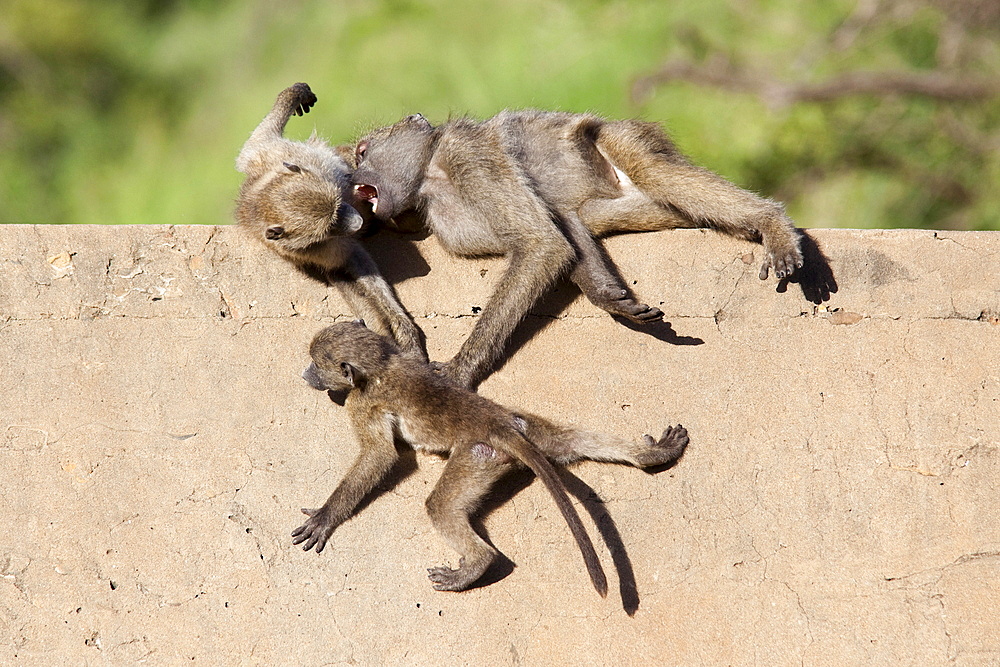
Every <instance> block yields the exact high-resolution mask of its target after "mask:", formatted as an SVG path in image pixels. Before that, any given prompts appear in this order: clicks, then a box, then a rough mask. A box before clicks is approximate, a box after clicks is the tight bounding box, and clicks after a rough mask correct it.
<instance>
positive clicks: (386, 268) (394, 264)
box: [362, 229, 431, 285]
mask: <svg viewBox="0 0 1000 667" xmlns="http://www.w3.org/2000/svg"><path fill="white" fill-rule="evenodd" d="M427 236H428V234H427V233H420V234H415V233H402V232H397V231H394V230H391V229H385V230H380V231H379V232H378V233H377V234H375V235H374V236H371V237H368V238H365V239H363V241H362V245H363V246H364V247H365V249H366V250H367V251H368V254H369V255H371V256H372V259H373V260H375V265H376V266H378V268H379V271H381V273H382V276H383V277H384V278H385V279H386V280H387V281H388V282H389V284H390V285H396V284H398V283H401V282H403V281H404V280H409V279H410V278H420V277H422V276H426V275H427V274H428V273H430V272H431V267H430V265H429V264H428V263H427V260H425V259H424V256H423V255H421V254H420V250H419V249H418V248H417V245H416V243H414V241H419V240H421V239H425V238H427Z"/></svg>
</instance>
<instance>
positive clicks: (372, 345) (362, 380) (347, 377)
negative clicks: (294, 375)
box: [302, 320, 399, 391]
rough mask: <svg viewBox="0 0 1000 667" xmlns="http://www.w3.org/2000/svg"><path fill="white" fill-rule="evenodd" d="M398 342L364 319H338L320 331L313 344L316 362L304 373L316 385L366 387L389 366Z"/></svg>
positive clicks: (311, 353)
mask: <svg viewBox="0 0 1000 667" xmlns="http://www.w3.org/2000/svg"><path fill="white" fill-rule="evenodd" d="M398 352H399V349H398V348H397V347H396V345H395V344H394V343H393V342H392V341H390V340H389V339H388V338H386V337H385V336H381V335H379V334H377V333H375V332H374V331H372V330H371V329H369V328H368V327H366V326H365V322H364V320H354V321H353V322H338V323H337V324H332V325H330V326H328V327H327V328H325V329H323V330H322V331H320V332H319V333H318V334H316V336H315V337H314V338H313V340H312V343H311V344H310V345H309V356H311V357H312V363H311V364H309V367H308V368H306V369H305V370H304V371H303V372H302V377H303V379H305V381H306V382H308V383H309V386H311V387H312V388H313V389H319V390H322V391H327V390H331V391H343V390H348V391H349V390H351V389H363V388H364V386H365V384H366V383H367V382H368V380H369V379H371V378H372V377H374V376H375V375H378V374H380V373H381V372H382V370H383V369H384V368H385V365H386V362H387V361H388V359H389V357H390V356H392V355H393V354H396V353H398Z"/></svg>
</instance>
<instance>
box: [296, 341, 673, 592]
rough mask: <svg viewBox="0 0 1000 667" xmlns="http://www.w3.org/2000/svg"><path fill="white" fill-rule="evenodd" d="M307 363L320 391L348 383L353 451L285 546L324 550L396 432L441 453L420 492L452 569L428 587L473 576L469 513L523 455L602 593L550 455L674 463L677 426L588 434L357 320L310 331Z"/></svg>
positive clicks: (478, 550)
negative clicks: (464, 384)
mask: <svg viewBox="0 0 1000 667" xmlns="http://www.w3.org/2000/svg"><path fill="white" fill-rule="evenodd" d="M310 354H311V356H312V360H313V363H312V364H310V366H309V367H308V368H307V369H306V370H305V372H304V373H303V377H304V378H305V379H306V381H308V382H309V384H310V385H311V386H312V387H314V388H316V389H321V390H331V389H332V390H347V391H348V394H347V398H346V400H345V403H344V406H345V408H346V409H347V410H348V413H349V415H350V419H351V423H352V425H353V427H354V430H355V433H356V435H357V436H358V439H359V440H360V451H359V453H358V456H357V459H355V461H354V464H353V465H352V466H351V468H350V470H348V472H347V474H346V475H345V476H344V479H343V481H341V482H340V484H339V485H338V486H337V488H336V489H335V490H334V492H333V493H332V494H331V495H330V498H329V499H328V500H327V501H326V503H325V504H324V505H323V507H321V508H319V509H303V510H302V511H303V512H304V513H306V514H307V515H309V519H308V520H307V521H306V522H305V523H304V524H303V525H302V526H299V527H298V528H296V529H295V531H293V532H292V535H293V537H294V539H293V542H294V543H295V544H302V545H303V548H304V549H306V550H309V549H311V548H313V547H315V548H316V551H317V552H320V551H322V550H323V547H324V546H325V545H326V542H327V540H328V539H329V537H330V535H331V534H332V533H333V531H334V530H335V529H336V528H337V526H339V525H340V524H341V523H343V522H344V521H346V520H347V519H348V518H349V517H350V516H351V515H352V514H353V512H354V510H355V509H356V508H357V506H358V503H360V502H361V500H362V499H363V498H364V497H365V496H366V495H367V494H368V493H369V492H371V491H372V489H374V488H375V486H376V485H377V484H378V483H379V481H380V480H382V479H383V478H384V477H385V475H386V474H387V473H388V472H389V471H390V469H391V468H392V467H393V465H394V463H395V462H396V460H397V457H398V454H397V451H396V448H395V445H394V439H395V438H397V437H399V438H402V439H403V440H405V441H407V442H408V443H409V444H410V445H412V446H413V447H414V448H415V449H418V450H424V451H428V452H432V453H436V454H448V455H449V457H448V463H447V465H446V466H445V469H444V472H443V473H442V475H441V479H440V480H439V481H438V483H437V485H436V486H435V487H434V491H433V492H432V493H431V495H430V497H428V499H427V511H428V513H429V515H430V518H431V522H432V523H433V524H434V527H435V528H436V529H437V530H438V532H440V533H441V535H442V537H444V539H445V540H446V541H447V542H448V544H449V545H450V546H451V547H452V548H453V549H455V551H457V552H458V553H459V554H460V556H461V558H460V560H459V567H458V569H455V570H452V569H450V568H448V567H443V566H442V567H434V568H431V569H430V570H428V572H429V574H430V579H431V581H432V582H433V585H434V588H435V589H437V590H448V591H458V590H464V589H466V588H469V587H470V586H472V585H473V584H474V583H475V582H476V581H477V580H478V579H479V578H480V577H482V576H483V574H484V573H485V572H486V570H487V569H488V568H489V566H490V565H491V564H492V563H493V562H494V560H495V559H496V558H497V555H498V554H497V551H496V549H495V548H494V547H492V546H491V545H490V544H488V543H487V542H486V541H485V540H483V539H482V538H481V537H480V536H479V535H478V534H476V532H475V530H474V529H473V528H472V525H471V523H470V517H471V515H472V514H473V513H474V512H475V511H476V510H477V508H478V507H479V505H480V503H481V502H482V500H483V498H484V497H485V496H486V495H487V494H488V493H489V491H490V489H491V487H492V486H493V484H494V483H495V482H496V481H497V480H499V479H500V478H501V477H502V476H503V475H504V474H506V473H508V472H510V471H512V470H513V469H515V468H516V467H517V466H518V465H521V464H523V465H526V466H527V467H528V468H530V469H531V470H532V471H533V472H534V473H535V474H536V475H538V476H539V477H540V478H541V479H542V481H543V483H544V484H545V485H546V487H547V488H548V490H549V491H550V492H551V494H552V496H553V498H554V499H555V501H556V505H557V506H558V507H559V509H560V511H561V512H562V514H563V516H564V517H565V519H566V521H567V523H568V524H569V526H570V529H571V531H572V532H573V535H574V537H575V538H576V541H577V544H578V545H579V547H580V550H581V552H582V553H583V557H584V562H585V563H586V565H587V570H588V573H589V574H590V577H591V581H592V583H593V584H594V587H595V588H596V589H597V591H598V592H599V593H600V594H601V595H602V596H603V595H605V594H606V593H607V580H606V578H605V575H604V571H603V569H602V568H601V565H600V562H599V560H598V559H597V554H596V553H595V551H594V547H593V545H592V544H591V541H590V538H589V537H588V536H587V533H586V531H585V530H584V528H583V524H582V523H581V522H580V517H579V516H578V515H577V513H576V510H575V509H574V508H573V505H572V503H570V501H569V499H568V497H567V495H566V489H565V487H564V486H563V484H562V481H561V480H560V478H559V476H558V475H557V474H556V473H555V470H554V469H553V466H552V463H551V462H550V461H554V462H556V463H558V464H560V465H565V464H568V463H572V462H574V461H579V460H581V459H591V460H597V461H616V462H622V463H629V464H632V465H635V466H639V467H649V466H659V465H665V464H669V463H672V462H674V461H675V460H676V459H677V458H678V457H679V456H680V455H681V454H682V453H683V451H684V448H685V447H686V446H687V443H688V435H687V431H686V430H685V429H684V427H682V426H681V425H680V424H678V425H677V426H675V427H671V428H668V429H667V430H666V431H664V433H663V435H662V436H661V437H660V439H659V440H654V439H653V438H652V437H650V436H648V435H647V436H644V438H643V440H642V441H641V442H638V443H636V442H631V441H627V440H624V439H621V438H615V437H612V436H607V435H602V434H598V433H589V432H586V431H579V430H575V429H571V428H565V427H562V426H559V425H557V424H554V423H552V422H550V421H548V420H546V419H543V418H541V417H538V416H535V415H531V414H525V413H518V414H515V413H514V412H511V411H510V410H508V409H507V408H504V407H503V406H501V405H498V404H496V403H493V402H492V401H489V400H487V399H485V398H483V397H482V396H479V395H478V394H475V393H473V392H471V391H469V390H467V389H463V388H460V387H457V386H455V385H454V384H452V383H451V382H449V381H448V380H446V379H445V378H443V377H441V376H440V375H439V374H437V373H435V372H433V371H432V370H431V368H430V366H428V365H427V364H424V363H420V362H418V361H416V360H415V359H413V358H411V357H408V356H404V355H401V354H400V353H399V348H398V347H397V346H396V345H395V344H393V343H392V341H390V340H389V339H388V338H386V337H384V336H380V335H378V334H376V333H375V332H373V331H371V330H369V329H367V328H365V326H364V323H363V322H353V323H341V324H334V325H332V326H330V327H327V328H326V329H324V330H322V331H321V332H319V333H318V334H317V335H316V337H315V338H314V339H313V341H312V345H311V346H310Z"/></svg>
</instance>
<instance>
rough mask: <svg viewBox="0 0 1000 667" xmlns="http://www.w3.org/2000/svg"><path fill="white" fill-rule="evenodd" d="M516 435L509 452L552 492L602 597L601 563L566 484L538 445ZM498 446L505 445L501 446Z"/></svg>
mask: <svg viewBox="0 0 1000 667" xmlns="http://www.w3.org/2000/svg"><path fill="white" fill-rule="evenodd" d="M517 435H518V437H517V438H516V439H513V442H516V443H517V444H513V443H512V444H513V447H511V449H512V450H513V451H511V452H510V454H512V455H513V456H514V457H515V458H517V459H518V460H519V461H521V463H523V464H524V465H526V466H528V468H530V469H531V472H533V473H535V474H536V475H537V476H538V478H539V479H541V480H542V483H543V484H545V487H546V488H547V489H548V490H549V493H551V494H552V498H553V500H555V502H556V507H558V508H559V511H560V512H562V515H563V518H564V519H566V523H567V524H568V525H569V529H570V531H571V532H572V533H573V537H574V538H575V539H576V544H577V546H578V547H580V553H581V554H582V555H583V562H584V564H585V565H586V566H587V574H589V575H590V581H591V583H592V584H593V585H594V589H596V590H597V592H598V593H599V594H600V596H601V597H602V598H603V597H606V596H607V594H608V579H607V577H606V576H605V574H604V568H603V567H601V561H600V560H598V558H597V552H596V551H595V550H594V544H593V542H591V541H590V536H589V535H588V534H587V531H586V530H585V529H584V527H583V522H582V521H580V515H579V514H577V512H576V508H575V507H573V503H571V502H570V500H569V496H568V495H567V494H566V487H565V486H564V485H563V483H562V480H561V479H559V475H557V474H556V471H555V468H553V467H552V463H551V462H550V461H549V460H548V459H547V458H545V455H544V454H542V453H541V451H539V449H538V447H536V446H535V444H534V443H533V442H531V441H530V440H528V439H527V438H526V437H525V436H524V435H523V434H521V433H520V432H517ZM502 449H508V448H506V447H503V448H502Z"/></svg>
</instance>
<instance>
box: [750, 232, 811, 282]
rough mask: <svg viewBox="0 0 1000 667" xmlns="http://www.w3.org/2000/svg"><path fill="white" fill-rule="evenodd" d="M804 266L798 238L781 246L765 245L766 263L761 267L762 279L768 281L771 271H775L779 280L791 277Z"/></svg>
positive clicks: (789, 240)
mask: <svg viewBox="0 0 1000 667" xmlns="http://www.w3.org/2000/svg"><path fill="white" fill-rule="evenodd" d="M802 265H803V261H802V250H801V249H800V248H799V243H798V238H797V237H796V238H794V239H788V240H787V242H786V243H783V244H782V245H780V246H771V245H770V244H768V243H766V242H765V244H764V263H763V264H761V266H760V279H761V280H766V279H767V276H768V272H769V270H770V269H774V275H775V276H777V278H778V280H781V279H783V278H787V277H789V276H791V275H792V274H793V273H795V271H796V270H797V269H801V268H802Z"/></svg>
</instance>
